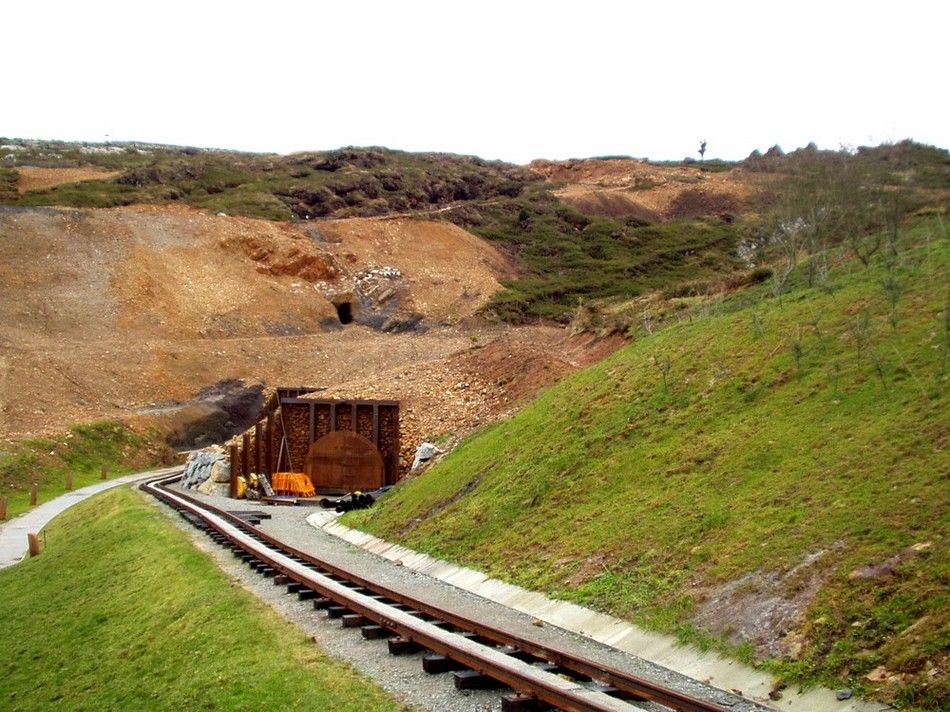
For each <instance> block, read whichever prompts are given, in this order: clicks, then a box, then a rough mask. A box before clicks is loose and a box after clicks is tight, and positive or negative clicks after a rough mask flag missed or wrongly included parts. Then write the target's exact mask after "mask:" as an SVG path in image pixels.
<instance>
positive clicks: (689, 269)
mask: <svg viewBox="0 0 950 712" xmlns="http://www.w3.org/2000/svg"><path fill="white" fill-rule="evenodd" d="M462 217H463V219H461V220H458V221H459V222H460V223H461V224H463V225H465V226H467V227H469V229H471V230H472V232H474V233H475V234H476V235H479V236H480V237H483V238H485V239H487V240H489V241H490V242H493V243H496V244H499V245H500V246H501V247H502V249H503V251H505V252H508V253H511V254H514V255H516V256H517V262H518V264H519V266H520V268H521V273H522V274H521V275H520V276H519V277H518V278H517V279H514V280H511V281H509V282H506V283H505V287H507V289H506V290H505V291H503V292H501V293H499V294H497V295H496V296H495V297H494V298H493V299H492V301H491V303H490V304H489V306H488V310H489V311H491V312H494V313H495V314H496V315H497V316H499V317H500V318H501V319H503V320H505V321H510V322H519V321H525V320H530V319H539V318H544V319H554V320H557V321H560V322H564V323H566V322H567V321H569V320H570V318H571V316H572V315H573V314H574V312H575V311H576V309H577V306H578V303H579V302H580V301H582V300H596V299H610V298H626V299H629V298H631V297H635V296H637V295H639V294H642V293H644V292H649V291H653V290H656V289H662V288H672V287H674V286H676V285H679V284H683V283H685V282H688V281H692V280H696V279H703V278H709V277H711V276H713V275H717V274H725V273H729V272H732V271H734V270H736V269H738V268H739V266H740V263H739V261H738V259H737V258H736V257H735V248H736V244H737V242H738V233H737V230H736V228H735V227H734V226H733V225H731V224H727V223H725V222H722V221H721V220H718V219H715V218H709V219H698V220H675V221H671V222H668V223H664V224H657V225H643V224H642V223H639V222H636V221H629V222H628V221H624V220H619V219H615V218H607V217H597V216H585V215H583V214H581V213H579V212H578V211H576V210H575V209H573V208H571V207H569V206H567V205H565V204H563V203H561V202H560V201H559V200H557V199H556V198H554V197H553V196H552V195H551V194H550V193H549V192H548V191H547V190H546V189H545V188H543V187H542V186H536V187H532V188H530V189H528V190H526V191H525V193H524V194H523V195H522V196H519V197H518V198H516V199H510V200H505V201H494V202H492V203H488V204H485V205H483V206H481V207H479V208H478V209H477V215H472V214H471V213H463V216H462Z"/></svg>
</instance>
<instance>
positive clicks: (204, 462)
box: [181, 445, 231, 494]
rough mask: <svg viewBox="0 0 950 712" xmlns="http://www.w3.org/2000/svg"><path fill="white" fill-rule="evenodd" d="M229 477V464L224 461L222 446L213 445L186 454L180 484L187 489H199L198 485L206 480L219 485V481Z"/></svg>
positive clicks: (224, 480)
mask: <svg viewBox="0 0 950 712" xmlns="http://www.w3.org/2000/svg"><path fill="white" fill-rule="evenodd" d="M230 477H231V466H230V465H229V464H228V463H227V461H226V458H225V454H224V448H221V447H218V446H216V445H213V446H211V447H208V448H205V449H204V450H195V451H194V452H192V453H191V454H190V455H189V456H188V460H187V461H186V462H185V471H184V472H183V473H182V477H181V485H182V487H185V488H187V489H199V490H200V486H201V485H204V484H205V483H206V482H210V483H211V485H219V484H220V483H221V482H227V481H228V480H229V479H230ZM221 478H223V479H221ZM201 491H205V490H201ZM205 493H206V494H210V493H209V492H205Z"/></svg>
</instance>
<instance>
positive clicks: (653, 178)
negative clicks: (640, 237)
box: [529, 158, 759, 220]
mask: <svg viewBox="0 0 950 712" xmlns="http://www.w3.org/2000/svg"><path fill="white" fill-rule="evenodd" d="M529 167H530V168H531V170H533V171H535V172H536V173H538V174H540V175H542V176H544V178H545V179H546V180H547V181H548V182H550V183H555V184H562V185H561V186H560V187H558V188H557V189H556V190H555V191H554V193H555V195H557V196H558V197H559V198H561V199H562V200H564V201H565V202H567V203H570V204H572V205H574V206H575V207H576V208H577V209H578V210H580V211H582V212H589V213H591V214H594V215H610V216H613V217H623V216H629V217H635V218H638V219H644V220H648V219H650V216H658V217H659V218H661V219H671V218H678V217H697V216H699V215H718V214H720V213H723V212H729V213H732V212H736V211H738V210H741V209H742V207H743V206H744V205H745V204H746V203H747V202H748V200H749V199H750V198H751V197H752V196H753V195H754V194H755V193H756V191H757V190H758V180H759V179H758V178H756V176H755V174H751V173H748V172H746V171H744V170H743V169H741V168H733V169H732V170H728V171H719V172H708V171H703V170H702V169H701V168H700V167H698V166H695V167H694V166H657V165H653V164H650V163H647V162H645V161H638V160H635V159H626V158H617V159H605V160H598V159H573V160H569V161H534V162H533V163H532V164H531V165H530V166H529ZM684 194H685V195H686V197H683V196H684Z"/></svg>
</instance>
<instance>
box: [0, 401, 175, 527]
mask: <svg viewBox="0 0 950 712" xmlns="http://www.w3.org/2000/svg"><path fill="white" fill-rule="evenodd" d="M171 457H172V452H171V450H170V449H169V448H168V446H167V445H165V444H164V442H162V441H161V439H160V438H159V437H158V436H157V435H156V434H155V433H151V432H149V433H144V434H140V433H136V432H134V431H132V430H130V429H129V428H128V427H126V426H124V425H122V424H121V423H119V422H116V421H112V420H101V421H96V422H92V423H86V424H82V425H74V426H73V427H72V428H70V429H69V431H68V432H67V433H65V434H64V435H63V436H62V437H59V438H56V439H52V438H36V439H32V440H23V441H20V442H15V443H0V496H2V497H6V498H7V502H8V504H7V517H8V518H10V517H13V516H16V515H17V514H20V513H22V512H25V511H26V510H27V509H29V508H30V494H29V489H30V487H31V485H32V484H33V483H34V482H35V483H37V485H38V486H39V489H38V495H37V502H38V503H42V502H45V501H47V500H50V499H53V498H55V497H58V496H59V495H61V494H63V493H64V492H65V491H66V473H67V472H72V473H73V487H74V489H79V488H80V487H84V486H86V485H89V484H92V483H94V482H97V481H99V479H100V477H101V473H102V467H103V466H105V467H107V468H108V474H109V476H110V477H115V476H118V475H123V474H128V473H130V472H137V471H139V470H146V469H149V468H151V467H156V466H162V465H166V464H168V463H170V462H171Z"/></svg>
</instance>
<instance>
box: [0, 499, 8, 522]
mask: <svg viewBox="0 0 950 712" xmlns="http://www.w3.org/2000/svg"><path fill="white" fill-rule="evenodd" d="M6 518H7V498H6V497H0V522H2V521H3V520H4V519H6Z"/></svg>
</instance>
